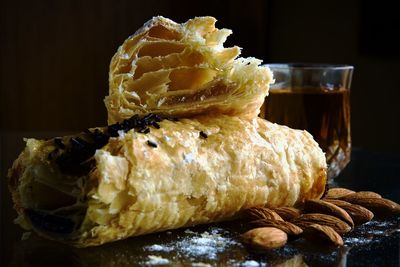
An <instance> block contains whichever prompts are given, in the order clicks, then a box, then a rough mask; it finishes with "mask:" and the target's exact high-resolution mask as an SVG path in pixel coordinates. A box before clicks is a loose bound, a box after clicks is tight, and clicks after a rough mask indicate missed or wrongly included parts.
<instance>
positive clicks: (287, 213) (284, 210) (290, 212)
mask: <svg viewBox="0 0 400 267" xmlns="http://www.w3.org/2000/svg"><path fill="white" fill-rule="evenodd" d="M274 211H275V212H276V213H278V215H279V216H281V218H282V219H284V220H285V221H290V220H293V219H294V218H297V217H299V216H300V215H301V211H300V210H299V209H296V208H294V207H280V208H276V209H274Z"/></svg>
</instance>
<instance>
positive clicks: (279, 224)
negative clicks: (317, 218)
mask: <svg viewBox="0 0 400 267" xmlns="http://www.w3.org/2000/svg"><path fill="white" fill-rule="evenodd" d="M250 225H251V226H253V227H256V228H257V227H275V228H278V229H280V230H282V231H284V232H285V233H286V234H287V235H289V236H296V235H300V234H301V233H302V232H303V230H302V229H301V228H300V227H298V226H297V225H294V224H293V223H290V222H285V221H275V220H267V219H261V220H256V221H252V222H250Z"/></svg>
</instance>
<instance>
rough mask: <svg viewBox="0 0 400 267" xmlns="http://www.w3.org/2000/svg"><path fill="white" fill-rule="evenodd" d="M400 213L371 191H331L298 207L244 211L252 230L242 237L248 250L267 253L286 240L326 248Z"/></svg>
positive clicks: (341, 189)
mask: <svg viewBox="0 0 400 267" xmlns="http://www.w3.org/2000/svg"><path fill="white" fill-rule="evenodd" d="M398 214H400V205H399V204H397V203H395V202H393V201H391V200H389V199H385V198H382V197H381V196H380V195H379V194H377V193H374V192H370V191H360V192H354V191H352V190H349V189H346V188H332V189H329V190H328V191H327V193H326V194H325V196H324V197H323V198H322V199H319V200H307V201H306V202H305V203H304V204H302V205H301V207H281V208H275V209H269V208H267V207H254V208H250V209H247V210H245V218H246V220H248V221H249V226H250V227H251V228H252V229H251V230H249V231H247V232H246V233H244V234H242V236H241V237H242V241H243V242H244V243H245V244H247V245H248V246H249V247H250V248H253V249H258V250H270V249H276V248H280V247H283V246H284V245H285V244H286V243H287V241H288V239H289V240H293V239H296V238H304V239H306V240H308V241H311V242H314V243H321V244H324V245H328V246H342V245H343V239H342V235H344V234H346V233H348V232H350V231H352V230H353V229H354V227H355V226H357V225H361V224H363V223H366V222H368V221H371V220H372V218H376V219H386V218H389V217H392V216H395V215H398Z"/></svg>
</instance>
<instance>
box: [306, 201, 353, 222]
mask: <svg viewBox="0 0 400 267" xmlns="http://www.w3.org/2000/svg"><path fill="white" fill-rule="evenodd" d="M304 213H323V214H328V215H332V216H335V217H338V218H339V219H341V220H342V221H344V222H346V223H347V224H348V225H350V226H351V227H353V226H354V222H353V219H352V218H351V217H350V215H349V214H348V213H347V212H346V211H345V210H344V209H342V208H340V207H338V206H336V205H335V204H332V203H329V202H326V201H323V200H307V201H306V202H305V203H304Z"/></svg>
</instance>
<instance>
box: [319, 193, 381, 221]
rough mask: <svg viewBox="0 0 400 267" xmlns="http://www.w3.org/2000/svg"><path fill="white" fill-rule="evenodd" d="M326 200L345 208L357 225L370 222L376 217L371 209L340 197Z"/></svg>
mask: <svg viewBox="0 0 400 267" xmlns="http://www.w3.org/2000/svg"><path fill="white" fill-rule="evenodd" d="M325 201H326V202H329V203H332V204H335V205H336V206H338V207H340V208H342V209H344V210H345V211H346V212H347V213H348V214H349V215H350V217H351V218H352V219H353V222H354V224H356V225H359V224H363V223H366V222H369V221H370V220H372V218H374V214H373V213H372V212H371V211H370V210H368V209H366V208H364V207H362V206H360V205H357V204H351V203H349V202H346V201H343V200H339V199H326V200H325Z"/></svg>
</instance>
